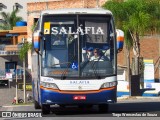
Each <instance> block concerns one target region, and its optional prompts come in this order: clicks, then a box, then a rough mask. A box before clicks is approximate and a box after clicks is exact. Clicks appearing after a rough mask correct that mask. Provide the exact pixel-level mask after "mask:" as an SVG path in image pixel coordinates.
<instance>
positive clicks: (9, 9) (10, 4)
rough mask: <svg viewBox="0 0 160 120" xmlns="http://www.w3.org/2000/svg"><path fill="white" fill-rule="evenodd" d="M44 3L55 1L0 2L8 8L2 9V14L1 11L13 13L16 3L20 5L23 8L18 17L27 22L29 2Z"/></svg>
mask: <svg viewBox="0 0 160 120" xmlns="http://www.w3.org/2000/svg"><path fill="white" fill-rule="evenodd" d="M44 1H55V0H0V3H2V4H4V5H5V6H6V8H2V9H0V12H1V11H4V12H12V10H13V6H14V5H15V3H19V4H20V5H21V6H22V8H20V11H19V13H18V15H19V16H21V17H23V19H24V20H25V21H26V20H27V3H29V2H35V3H36V2H44ZM60 1H62V0H60ZM0 19H1V17H0Z"/></svg>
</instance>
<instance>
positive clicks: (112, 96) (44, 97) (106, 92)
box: [40, 87, 117, 105]
mask: <svg viewBox="0 0 160 120" xmlns="http://www.w3.org/2000/svg"><path fill="white" fill-rule="evenodd" d="M40 89H41V104H50V105H54V104H59V105H62V104H63V105H79V104H95V105H97V104H106V103H114V102H117V92H116V91H117V88H116V87H112V88H106V89H101V90H98V91H84V92H79V91H78V92H73V91H59V90H52V89H47V88H43V87H41V88H40ZM77 98H80V99H77ZM81 98H82V99H81Z"/></svg>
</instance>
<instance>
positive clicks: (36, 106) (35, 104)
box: [34, 100, 41, 109]
mask: <svg viewBox="0 0 160 120" xmlns="http://www.w3.org/2000/svg"><path fill="white" fill-rule="evenodd" d="M34 108H35V109H41V106H40V105H39V103H38V102H37V101H36V100H34Z"/></svg>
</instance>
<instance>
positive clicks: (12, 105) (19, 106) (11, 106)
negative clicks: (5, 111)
mask: <svg viewBox="0 0 160 120" xmlns="http://www.w3.org/2000/svg"><path fill="white" fill-rule="evenodd" d="M23 106H33V105H14V106H13V105H11V106H2V107H3V108H7V107H8V108H10V107H23Z"/></svg>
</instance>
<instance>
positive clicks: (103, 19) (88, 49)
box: [41, 15, 116, 78]
mask: <svg viewBox="0 0 160 120" xmlns="http://www.w3.org/2000/svg"><path fill="white" fill-rule="evenodd" d="M95 18H96V19H95ZM42 29H43V30H42V31H43V34H44V35H43V42H42V46H41V47H42V75H43V76H52V77H90V78H91V77H94V78H95V77H96V78H99V77H101V76H108V75H113V74H115V67H116V66H115V51H114V49H115V38H114V37H115V36H114V33H113V32H114V30H113V23H112V19H111V17H110V16H102V15H101V16H97V17H96V16H94V15H79V16H78V17H77V16H76V15H75V16H74V15H73V16H65V15H63V16H60V15H59V16H53V15H48V16H44V17H43V22H42Z"/></svg>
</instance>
